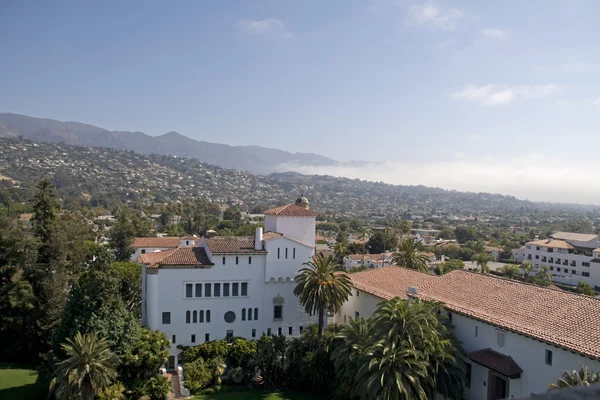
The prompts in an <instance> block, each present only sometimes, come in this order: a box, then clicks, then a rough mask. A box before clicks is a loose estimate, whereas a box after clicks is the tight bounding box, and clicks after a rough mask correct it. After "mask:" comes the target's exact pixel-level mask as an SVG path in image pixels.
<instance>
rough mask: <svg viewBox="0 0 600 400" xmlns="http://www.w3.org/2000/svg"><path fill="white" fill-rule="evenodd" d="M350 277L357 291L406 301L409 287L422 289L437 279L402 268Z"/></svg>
mask: <svg viewBox="0 0 600 400" xmlns="http://www.w3.org/2000/svg"><path fill="white" fill-rule="evenodd" d="M349 276H350V279H352V284H353V285H354V287H355V288H356V289H359V290H362V291H365V292H367V293H371V294H373V295H375V296H377V297H381V298H382V299H386V300H389V299H392V298H394V297H401V298H403V299H406V298H408V296H407V294H406V292H407V291H408V288H409V287H411V286H413V287H419V288H420V287H423V285H425V284H426V283H428V282H429V281H431V280H434V279H436V276H435V275H429V274H427V273H425V272H419V271H415V270H412V269H407V268H402V267H383V268H376V269H369V270H366V271H362V272H357V273H354V274H350V275H349Z"/></svg>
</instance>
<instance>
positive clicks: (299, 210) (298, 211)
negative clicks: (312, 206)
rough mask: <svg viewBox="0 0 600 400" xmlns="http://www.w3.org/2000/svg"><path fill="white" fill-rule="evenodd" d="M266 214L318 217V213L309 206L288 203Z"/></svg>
mask: <svg viewBox="0 0 600 400" xmlns="http://www.w3.org/2000/svg"><path fill="white" fill-rule="evenodd" d="M263 214H265V215H278V216H280V217H316V216H317V215H319V214H317V213H316V212H314V211H310V210H309V209H307V208H304V207H300V206H297V205H295V204H287V205H285V206H281V207H275V208H271V209H270V210H267V211H265V212H264V213H263Z"/></svg>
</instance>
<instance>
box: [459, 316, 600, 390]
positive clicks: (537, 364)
mask: <svg viewBox="0 0 600 400" xmlns="http://www.w3.org/2000/svg"><path fill="white" fill-rule="evenodd" d="M452 324H453V326H454V333H455V335H456V337H457V338H458V339H459V340H460V341H461V342H462V343H463V347H464V349H465V351H466V352H467V353H468V352H471V351H475V350H481V349H486V348H491V349H493V350H496V351H498V352H500V353H503V354H506V355H509V356H511V357H512V358H513V360H514V361H515V362H516V363H517V364H518V365H519V366H520V367H521V369H522V370H523V371H524V372H523V373H522V374H521V378H520V379H512V380H511V382H510V396H509V398H515V399H516V398H521V397H525V396H529V395H530V394H532V393H535V394H537V393H544V392H546V390H547V388H548V384H550V383H553V382H555V381H556V380H557V379H558V378H559V377H560V376H561V375H562V374H563V373H564V372H565V371H566V370H569V371H570V370H573V369H579V368H580V367H581V366H582V365H587V366H588V367H589V368H590V369H591V370H592V371H598V370H600V362H599V361H593V360H590V359H589V358H587V357H582V356H580V355H578V354H574V353H572V352H570V351H565V350H563V349H560V348H557V347H554V346H552V345H548V344H545V343H541V342H539V341H536V340H534V339H531V338H529V337H525V336H522V335H518V334H516V333H513V332H505V339H504V347H500V346H498V343H497V340H496V332H497V331H498V329H497V328H496V327H494V326H492V325H489V324H486V323H483V322H479V321H476V320H474V319H471V318H468V317H465V316H462V315H459V314H456V313H453V315H452ZM475 326H477V331H478V333H477V337H475ZM546 349H548V350H551V351H552V365H551V366H550V365H546V364H545V350H546ZM470 363H471V365H472V375H471V389H470V390H468V391H467V399H469V400H479V399H486V398H487V390H488V387H487V385H488V382H487V380H488V370H487V368H484V367H482V366H479V365H478V364H475V363H473V362H470ZM484 382H485V386H484Z"/></svg>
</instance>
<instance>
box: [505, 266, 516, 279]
mask: <svg viewBox="0 0 600 400" xmlns="http://www.w3.org/2000/svg"><path fill="white" fill-rule="evenodd" d="M502 272H503V273H504V276H505V277H507V278H509V279H515V278H516V277H517V276H519V267H517V266H516V265H513V264H506V265H505V266H503V267H502Z"/></svg>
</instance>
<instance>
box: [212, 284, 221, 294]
mask: <svg viewBox="0 0 600 400" xmlns="http://www.w3.org/2000/svg"><path fill="white" fill-rule="evenodd" d="M213 294H214V296H215V297H221V284H220V283H215V292H214V293H213Z"/></svg>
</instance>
